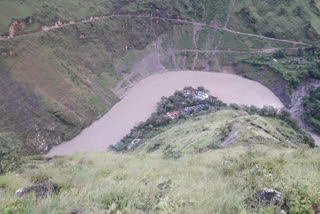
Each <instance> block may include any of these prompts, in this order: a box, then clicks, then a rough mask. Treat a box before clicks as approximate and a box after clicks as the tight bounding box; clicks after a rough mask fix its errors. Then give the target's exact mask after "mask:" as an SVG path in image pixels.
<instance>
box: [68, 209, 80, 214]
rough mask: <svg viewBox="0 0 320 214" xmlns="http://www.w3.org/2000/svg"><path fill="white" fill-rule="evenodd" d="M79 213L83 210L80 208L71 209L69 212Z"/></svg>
mask: <svg viewBox="0 0 320 214" xmlns="http://www.w3.org/2000/svg"><path fill="white" fill-rule="evenodd" d="M81 213H83V210H82V209H80V208H76V209H73V210H71V212H70V214H81Z"/></svg>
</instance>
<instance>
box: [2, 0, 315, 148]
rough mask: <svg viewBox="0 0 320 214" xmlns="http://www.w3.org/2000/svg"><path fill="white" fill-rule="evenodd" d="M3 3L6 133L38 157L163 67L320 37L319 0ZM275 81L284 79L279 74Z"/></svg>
mask: <svg viewBox="0 0 320 214" xmlns="http://www.w3.org/2000/svg"><path fill="white" fill-rule="evenodd" d="M248 5H249V6H248ZM253 5H254V6H253ZM0 8H1V9H0V20H1V22H0V32H1V34H3V37H1V38H0V54H1V55H0V76H1V77H2V78H1V80H2V81H3V86H2V88H0V90H1V91H0V101H1V103H3V105H1V107H0V109H1V111H0V114H1V115H0V116H1V117H0V132H3V133H8V132H14V133H15V134H16V136H17V138H19V139H20V140H23V141H24V145H25V147H26V148H25V150H26V151H27V152H28V153H30V152H33V153H45V152H46V151H48V149H50V148H51V147H52V146H53V145H56V144H59V143H61V142H63V141H66V140H68V139H70V138H72V137H74V136H75V135H76V134H78V133H79V132H80V131H81V130H82V129H83V128H85V127H87V126H88V125H90V124H91V123H92V122H93V121H94V120H96V119H97V118H99V117H101V116H102V115H103V114H104V113H105V112H107V111H108V110H109V109H110V108H111V107H112V106H113V105H114V104H115V103H116V102H118V100H119V98H121V97H122V96H123V94H124V93H125V92H126V89H127V87H129V86H131V85H133V84H135V83H136V82H137V81H138V80H140V79H142V78H144V77H146V76H148V75H150V74H152V73H154V72H161V71H164V70H166V71H170V70H206V71H224V70H230V67H231V66H232V65H234V63H237V62H239V61H241V60H243V59H248V58H251V57H252V56H256V55H265V54H270V52H271V53H272V52H274V51H278V50H282V49H284V50H289V51H295V50H296V48H298V47H308V45H309V44H316V41H317V39H315V38H317V36H318V30H317V26H318V25H317V23H318V20H319V18H318V15H317V4H316V3H315V4H314V3H313V1H310V4H309V3H301V2H299V1H291V2H290V3H289V2H287V1H277V3H276V4H275V3H274V2H273V1H266V2H264V3H261V2H258V1H251V0H250V1H249V0H247V1H243V0H241V1H240V0H239V1H238V0H236V1H221V0H216V1H205V0H201V1H194V0H184V1H172V0H166V1H149V0H137V1H134V2H132V1H115V0H108V1H96V0H94V1H90V2H80V1H70V0H68V1H54V2H46V1H39V0H25V1H18V0H14V1H8V0H4V1H1V2H0ZM71 8H72V10H71ZM83 8H89V9H88V10H84V9H83ZM275 8H276V10H275ZM281 8H285V10H286V13H285V15H281V14H280V13H278V12H277V13H276V12H275V11H278V10H281V11H282V9H281ZM296 8H300V9H296ZM299 11H300V12H299ZM275 13H276V14H275ZM292 21H295V22H296V23H300V24H299V25H292ZM272 23H276V24H277V27H275V28H273V25H272ZM10 24H11V25H10ZM265 26H267V27H265ZM269 28H272V29H274V30H273V31H272V32H270V29H269ZM300 32H301V33H300ZM303 32H306V33H305V34H304V33H303ZM272 33H273V34H272ZM270 37H276V38H277V39H274V38H270ZM299 41H303V42H304V43H300V42H299ZM306 43H307V44H306ZM226 67H227V69H226ZM265 78H269V77H268V76H267V77H265ZM270 79H272V81H273V79H275V80H274V82H275V84H276V83H283V82H282V77H281V76H278V75H275V72H273V73H272V74H271V77H270ZM284 84H286V83H284ZM284 90H285V89H281V93H282V94H283V93H284V92H283V91H284ZM26 97H28V98H26Z"/></svg>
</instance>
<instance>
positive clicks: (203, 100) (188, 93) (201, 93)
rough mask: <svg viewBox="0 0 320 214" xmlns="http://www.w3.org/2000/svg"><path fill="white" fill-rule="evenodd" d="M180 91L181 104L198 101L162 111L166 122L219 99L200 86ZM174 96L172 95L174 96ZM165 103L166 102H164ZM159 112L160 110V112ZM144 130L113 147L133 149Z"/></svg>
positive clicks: (191, 112) (198, 109)
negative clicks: (129, 139) (131, 138)
mask: <svg viewBox="0 0 320 214" xmlns="http://www.w3.org/2000/svg"><path fill="white" fill-rule="evenodd" d="M179 92H180V91H177V92H176V93H175V95H174V96H177V95H176V94H179V96H180V98H181V97H182V98H183V99H182V101H179V102H180V103H179V104H183V105H186V104H185V103H186V102H185V101H187V100H188V101H189V102H190V101H192V102H193V103H198V104H197V105H190V106H185V107H183V108H180V109H176V110H173V111H168V112H166V113H160V115H159V116H158V117H159V118H162V120H163V121H164V122H167V121H170V120H177V119H179V118H180V117H182V116H188V115H192V114H193V113H196V112H199V111H202V110H205V109H206V108H208V107H209V106H210V105H209V104H208V103H207V102H209V103H210V102H212V101H216V100H218V98H217V97H214V96H211V95H209V93H208V91H207V90H206V89H204V88H203V87H198V88H197V89H195V88H192V87H185V88H184V89H183V91H182V93H179ZM174 96H172V97H174ZM163 105H165V104H163ZM158 113H159V112H158ZM142 132H143V131H139V132H138V133H139V134H136V136H138V137H135V138H134V139H133V140H131V141H129V142H130V143H129V144H128V143H125V142H124V141H119V142H118V143H116V144H115V145H114V146H113V149H115V150H116V151H121V150H122V148H123V147H126V149H127V150H132V149H134V148H135V147H136V146H138V145H139V143H140V142H141V141H142V140H143V139H144V137H143V136H142V135H141V133H142ZM126 145H127V146H126Z"/></svg>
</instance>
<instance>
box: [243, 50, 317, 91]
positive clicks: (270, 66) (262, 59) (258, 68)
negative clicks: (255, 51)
mask: <svg viewBox="0 0 320 214" xmlns="http://www.w3.org/2000/svg"><path fill="white" fill-rule="evenodd" d="M319 56H320V49H319V48H317V47H309V48H305V49H302V48H299V49H298V50H297V51H278V52H276V53H274V54H269V55H263V56H256V57H251V58H248V59H245V60H242V61H241V62H240V63H239V67H238V72H239V73H241V74H243V75H244V76H246V77H248V78H251V79H257V78H258V76H259V74H261V75H263V72H271V73H275V74H274V76H275V77H274V78H275V79H279V77H277V74H279V75H280V76H281V78H283V79H284V80H286V81H287V82H288V84H287V87H286V92H287V94H288V95H289V94H290V93H291V92H292V90H294V89H295V88H296V87H297V86H298V85H299V84H300V83H301V82H302V81H303V80H305V79H307V78H315V79H320V63H319V62H318V59H319ZM257 80H258V79H257ZM260 81H262V82H264V81H269V82H272V78H267V80H262V79H261V80H260ZM265 85H267V86H269V87H270V86H271V88H272V83H271V84H270V83H269V84H268V83H265Z"/></svg>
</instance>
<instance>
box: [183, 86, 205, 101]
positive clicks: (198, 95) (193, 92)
mask: <svg viewBox="0 0 320 214" xmlns="http://www.w3.org/2000/svg"><path fill="white" fill-rule="evenodd" d="M183 94H184V96H186V97H187V96H192V97H193V98H194V99H198V100H205V99H208V98H209V94H208V93H206V92H204V91H199V90H197V89H194V88H191V87H190V88H185V89H183Z"/></svg>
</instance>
